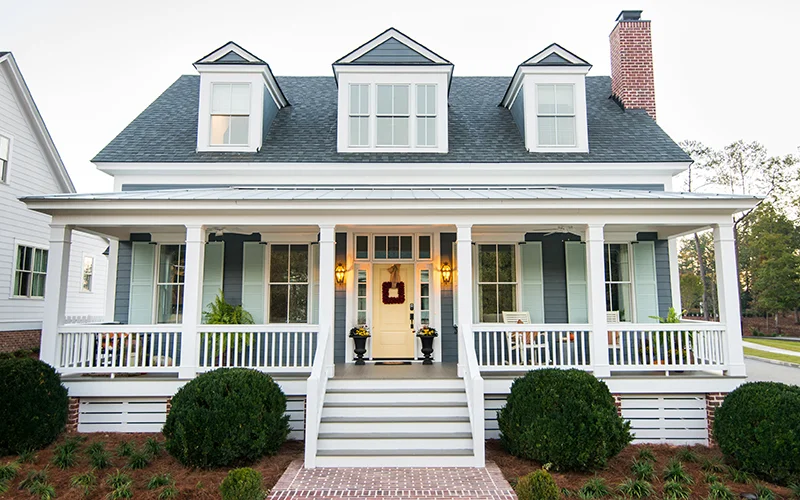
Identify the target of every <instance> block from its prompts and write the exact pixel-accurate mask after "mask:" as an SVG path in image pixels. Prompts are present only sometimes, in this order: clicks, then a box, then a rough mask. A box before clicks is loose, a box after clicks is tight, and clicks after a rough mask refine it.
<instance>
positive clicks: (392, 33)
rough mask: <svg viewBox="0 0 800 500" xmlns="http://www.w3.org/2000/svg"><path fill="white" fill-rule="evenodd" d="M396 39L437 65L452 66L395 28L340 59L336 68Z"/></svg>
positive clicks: (336, 63)
mask: <svg viewBox="0 0 800 500" xmlns="http://www.w3.org/2000/svg"><path fill="white" fill-rule="evenodd" d="M390 38H394V39H395V40H397V41H398V42H400V43H402V44H403V45H405V46H406V47H408V48H409V49H411V50H413V51H415V52H418V53H419V54H421V55H422V56H424V57H426V58H428V59H430V60H431V61H432V62H434V63H435V64H450V61H448V60H447V59H445V58H444V57H442V56H440V55H439V54H437V53H436V52H434V51H432V50H430V49H429V48H427V47H425V46H424V45H422V44H421V43H419V42H417V41H415V40H413V39H411V38H410V37H408V36H406V35H404V34H403V33H401V32H400V31H398V30H396V29H395V28H389V29H387V30H386V31H384V32H383V33H381V34H380V35H378V36H376V37H375V38H373V39H372V40H370V41H368V42H366V43H365V44H363V45H361V46H360V47H358V48H357V49H355V50H354V51H352V52H350V53H349V54H347V55H346V56H344V57H342V58H340V59H339V60H338V61H336V62H335V63H333V64H334V67H335V66H336V65H338V64H349V63H352V62H353V61H355V60H356V59H358V58H359V57H361V56H363V55H364V54H366V53H367V52H369V51H370V50H372V49H374V48H375V47H377V46H378V45H380V44H382V43H383V42H385V41H386V40H388V39H390Z"/></svg>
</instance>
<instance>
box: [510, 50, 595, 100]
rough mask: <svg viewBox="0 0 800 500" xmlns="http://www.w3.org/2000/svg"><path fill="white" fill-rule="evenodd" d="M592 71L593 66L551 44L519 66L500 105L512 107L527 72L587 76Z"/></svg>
mask: <svg viewBox="0 0 800 500" xmlns="http://www.w3.org/2000/svg"><path fill="white" fill-rule="evenodd" d="M590 69H592V65H591V64H590V63H589V62H588V61H586V60H585V59H583V58H581V57H578V56H577V55H575V54H574V53H572V52H570V51H569V50H567V49H565V48H564V47H562V46H561V45H559V44H557V43H551V44H550V45H548V46H547V47H545V48H544V49H542V50H540V51H539V52H537V53H536V54H534V55H532V56H531V57H529V58H528V59H526V60H525V61H523V62H522V63H521V64H520V65H519V66H517V70H516V71H515V72H514V76H513V77H512V78H511V82H509V84H508V88H507V89H506V92H505V94H504V95H503V99H502V100H501V101H500V105H501V106H504V107H506V108H508V107H511V104H513V102H514V99H515V98H516V95H517V91H518V90H519V88H520V85H521V83H522V75H523V73H525V72H528V73H530V72H536V73H582V74H584V75H585V74H586V73H588V72H589V70H590Z"/></svg>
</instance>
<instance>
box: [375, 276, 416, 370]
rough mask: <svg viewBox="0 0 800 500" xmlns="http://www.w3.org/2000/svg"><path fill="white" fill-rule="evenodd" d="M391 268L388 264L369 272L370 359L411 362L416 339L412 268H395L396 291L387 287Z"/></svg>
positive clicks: (389, 281)
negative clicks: (412, 316)
mask: <svg viewBox="0 0 800 500" xmlns="http://www.w3.org/2000/svg"><path fill="white" fill-rule="evenodd" d="M391 267H392V265H389V264H381V265H375V266H373V268H372V269H373V271H372V280H373V283H372V290H373V292H372V293H373V297H372V304H373V311H372V357H373V359H374V358H380V359H399V358H408V359H411V358H413V357H414V339H415V336H414V327H413V321H412V320H411V313H412V310H411V305H412V304H413V303H414V265H413V264H399V265H398V267H399V269H398V272H397V284H398V286H397V287H395V288H392V287H391V286H390V285H391V273H390V271H389V269H390V268H391ZM387 283H388V284H389V285H387ZM401 287H402V292H403V293H402V294H401V290H400V288H401ZM401 295H405V297H402V296H401ZM401 299H402V301H401Z"/></svg>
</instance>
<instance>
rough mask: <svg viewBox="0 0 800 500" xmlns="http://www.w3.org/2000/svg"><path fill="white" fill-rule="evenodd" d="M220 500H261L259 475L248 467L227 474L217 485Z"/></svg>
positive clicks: (263, 495) (261, 491) (261, 490)
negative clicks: (220, 496)
mask: <svg viewBox="0 0 800 500" xmlns="http://www.w3.org/2000/svg"><path fill="white" fill-rule="evenodd" d="M219 492H220V494H221V495H222V500H262V499H263V498H264V497H265V496H266V494H265V493H264V489H263V488H262V487H261V473H260V472H258V471H254V470H253V469H251V468H249V467H245V468H243V469H233V470H232V471H230V472H228V475H227V476H226V477H225V479H223V480H222V484H220V485H219Z"/></svg>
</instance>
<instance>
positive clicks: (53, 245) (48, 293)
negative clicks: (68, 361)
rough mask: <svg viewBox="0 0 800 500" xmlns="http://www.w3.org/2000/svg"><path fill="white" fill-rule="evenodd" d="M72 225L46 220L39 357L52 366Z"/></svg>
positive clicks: (61, 319) (61, 317)
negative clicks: (45, 252) (47, 246)
mask: <svg viewBox="0 0 800 500" xmlns="http://www.w3.org/2000/svg"><path fill="white" fill-rule="evenodd" d="M71 246H72V226H65V225H61V224H50V249H49V250H48V254H47V278H46V279H45V285H44V315H43V316H42V340H41V351H40V352H39V359H41V360H42V361H44V362H45V363H47V364H49V365H51V366H53V367H55V366H56V364H57V363H56V362H57V359H58V356H59V354H60V353H59V349H58V326H59V325H60V324H62V323H63V322H64V315H65V314H66V311H67V284H68V283H69V253H70V247H71Z"/></svg>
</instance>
